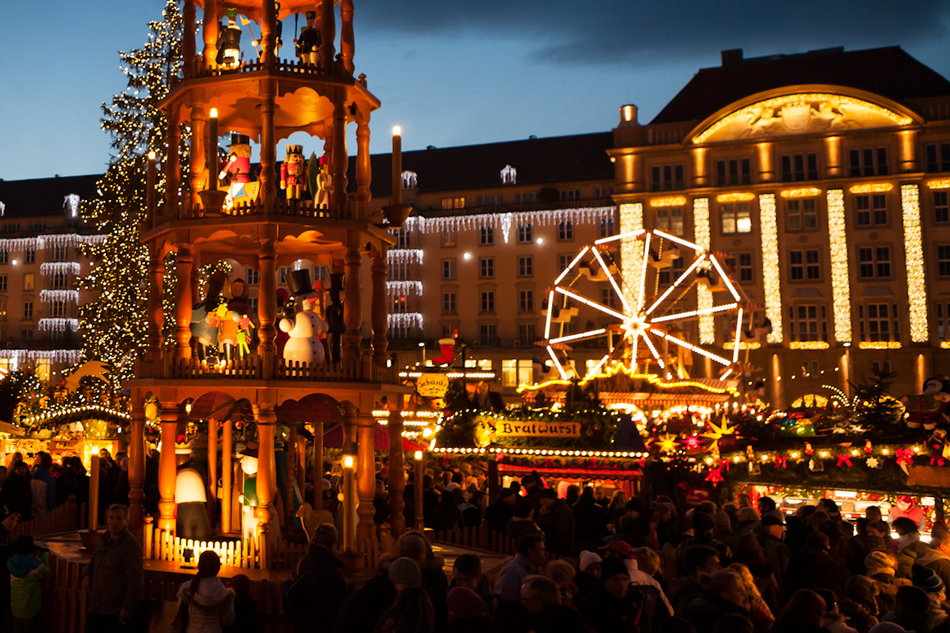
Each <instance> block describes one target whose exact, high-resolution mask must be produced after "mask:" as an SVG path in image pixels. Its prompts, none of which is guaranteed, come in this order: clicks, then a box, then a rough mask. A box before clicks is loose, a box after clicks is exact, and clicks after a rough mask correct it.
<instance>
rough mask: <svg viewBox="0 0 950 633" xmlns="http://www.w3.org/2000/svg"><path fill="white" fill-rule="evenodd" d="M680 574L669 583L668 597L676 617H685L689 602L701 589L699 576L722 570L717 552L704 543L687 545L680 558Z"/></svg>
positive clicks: (700, 592)
mask: <svg viewBox="0 0 950 633" xmlns="http://www.w3.org/2000/svg"><path fill="white" fill-rule="evenodd" d="M680 567H681V570H680V572H681V576H680V577H679V578H677V579H676V580H674V581H673V582H671V583H670V590H669V594H668V595H669V599H670V604H672V605H673V611H674V613H675V615H676V617H678V618H685V617H687V614H688V607H689V605H690V603H691V602H692V601H693V600H695V599H696V598H698V597H699V596H700V595H701V594H702V591H703V588H702V585H700V584H699V578H700V577H701V576H702V575H703V574H711V573H714V572H717V571H722V565H721V564H720V563H719V552H717V551H716V550H714V549H713V548H711V547H708V546H706V545H693V546H691V547H687V548H686V551H685V552H683V556H682V558H680Z"/></svg>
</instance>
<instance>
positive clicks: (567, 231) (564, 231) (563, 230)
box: [557, 220, 574, 242]
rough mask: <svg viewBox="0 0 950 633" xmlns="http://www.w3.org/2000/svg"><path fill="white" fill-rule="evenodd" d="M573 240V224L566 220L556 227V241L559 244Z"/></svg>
mask: <svg viewBox="0 0 950 633" xmlns="http://www.w3.org/2000/svg"><path fill="white" fill-rule="evenodd" d="M573 239H574V222H573V221H571V220H566V221H564V222H561V223H559V224H558V225H557V240H558V241H559V242H570V241H571V240H573Z"/></svg>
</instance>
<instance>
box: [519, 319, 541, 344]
mask: <svg viewBox="0 0 950 633" xmlns="http://www.w3.org/2000/svg"><path fill="white" fill-rule="evenodd" d="M536 338H537V335H536V334H535V326H534V323H519V324H518V340H519V342H520V343H521V347H531V346H532V345H534V341H535V339H536Z"/></svg>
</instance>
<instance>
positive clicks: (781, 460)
mask: <svg viewBox="0 0 950 633" xmlns="http://www.w3.org/2000/svg"><path fill="white" fill-rule="evenodd" d="M775 467H776V468H788V457H776V458H775Z"/></svg>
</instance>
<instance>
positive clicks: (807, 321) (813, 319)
mask: <svg viewBox="0 0 950 633" xmlns="http://www.w3.org/2000/svg"><path fill="white" fill-rule="evenodd" d="M825 310H826V308H825V306H824V305H820V306H817V305H795V306H789V307H788V320H789V326H788V332H789V336H790V337H791V340H793V341H827V340H828V323H827V321H826V313H825Z"/></svg>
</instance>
